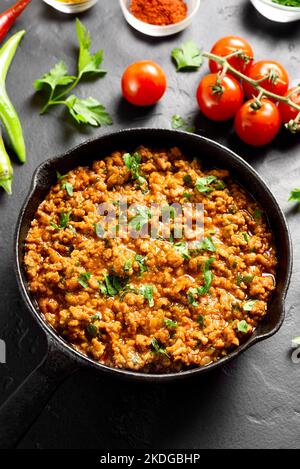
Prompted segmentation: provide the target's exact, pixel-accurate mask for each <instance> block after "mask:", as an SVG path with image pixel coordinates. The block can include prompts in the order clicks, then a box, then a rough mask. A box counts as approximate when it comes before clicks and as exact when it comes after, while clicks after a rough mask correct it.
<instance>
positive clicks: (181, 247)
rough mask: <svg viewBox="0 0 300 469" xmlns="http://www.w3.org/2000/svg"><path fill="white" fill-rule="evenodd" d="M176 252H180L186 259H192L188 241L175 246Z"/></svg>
mask: <svg viewBox="0 0 300 469" xmlns="http://www.w3.org/2000/svg"><path fill="white" fill-rule="evenodd" d="M174 249H175V251H177V252H179V254H181V255H182V257H183V258H184V259H187V260H188V259H190V258H191V256H190V254H189V248H188V244H187V242H186V241H180V242H178V243H175V244H174Z"/></svg>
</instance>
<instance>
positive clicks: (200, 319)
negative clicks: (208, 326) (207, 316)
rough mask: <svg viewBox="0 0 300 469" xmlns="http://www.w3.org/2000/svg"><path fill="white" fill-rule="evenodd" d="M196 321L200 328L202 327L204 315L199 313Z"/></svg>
mask: <svg viewBox="0 0 300 469" xmlns="http://www.w3.org/2000/svg"><path fill="white" fill-rule="evenodd" d="M197 323H198V324H199V326H200V327H201V329H203V327H204V316H202V314H199V316H198V317H197Z"/></svg>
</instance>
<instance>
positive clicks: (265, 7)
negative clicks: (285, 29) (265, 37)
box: [251, 0, 300, 23]
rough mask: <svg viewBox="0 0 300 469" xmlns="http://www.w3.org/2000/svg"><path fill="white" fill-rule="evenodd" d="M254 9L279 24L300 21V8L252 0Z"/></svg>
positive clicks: (266, 0) (263, 0)
mask: <svg viewBox="0 0 300 469" xmlns="http://www.w3.org/2000/svg"><path fill="white" fill-rule="evenodd" d="M251 3H252V4H253V5H254V7H255V8H256V9H257V11H259V13H261V14H262V15H263V16H265V17H266V18H268V19H269V20H272V21H277V22H278V23H289V22H291V21H297V20H300V7H287V6H285V5H280V4H279V3H274V2H272V0H251Z"/></svg>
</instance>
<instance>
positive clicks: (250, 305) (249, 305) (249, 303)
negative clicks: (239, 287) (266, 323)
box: [243, 300, 257, 311]
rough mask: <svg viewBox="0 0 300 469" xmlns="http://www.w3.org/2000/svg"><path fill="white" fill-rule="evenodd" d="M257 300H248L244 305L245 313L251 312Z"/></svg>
mask: <svg viewBox="0 0 300 469" xmlns="http://www.w3.org/2000/svg"><path fill="white" fill-rule="evenodd" d="M256 302H257V300H248V301H246V302H245V303H244V305H243V310H244V311H251V310H252V308H253V306H254V305H255V303H256Z"/></svg>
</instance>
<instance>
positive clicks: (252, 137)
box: [234, 98, 281, 146]
mask: <svg viewBox="0 0 300 469" xmlns="http://www.w3.org/2000/svg"><path fill="white" fill-rule="evenodd" d="M256 104H257V103H256V101H255V100H254V99H250V100H249V101H247V102H246V103H245V104H244V105H243V106H242V107H241V108H240V110H239V112H238V113H237V115H236V116H235V122H234V127H235V131H236V133H237V134H238V136H239V137H240V139H241V140H243V141H244V142H245V143H248V145H253V146H261V145H266V144H267V143H270V142H271V141H272V140H273V139H274V138H275V137H276V135H277V134H278V132H279V130H280V126H281V117H280V113H279V111H278V108H277V106H276V105H275V104H274V103H273V102H272V101H270V100H269V99H265V98H263V99H262V100H261V107H260V108H259V109H254V108H253V106H254V107H255V105H256Z"/></svg>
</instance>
